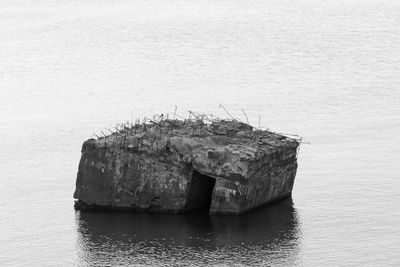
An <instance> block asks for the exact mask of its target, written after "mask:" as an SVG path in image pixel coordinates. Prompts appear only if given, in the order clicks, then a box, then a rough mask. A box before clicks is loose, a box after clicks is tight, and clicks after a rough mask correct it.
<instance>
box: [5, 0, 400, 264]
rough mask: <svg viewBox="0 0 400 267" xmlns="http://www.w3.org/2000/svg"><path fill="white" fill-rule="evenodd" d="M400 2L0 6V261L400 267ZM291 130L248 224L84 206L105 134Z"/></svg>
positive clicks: (153, 0)
mask: <svg viewBox="0 0 400 267" xmlns="http://www.w3.org/2000/svg"><path fill="white" fill-rule="evenodd" d="M399 44H400V3H399V2H398V1H394V0H386V1H385V0H381V1H379V0H369V1H368V0H366V1H357V0H348V1H341V0H331V1H317V0H307V1H306V0H295V1H286V0H280V1H277V0H267V1H259V0H249V1H239V0H231V1H225V0H221V1H208V0H206V1H192V0H185V1H183V0H166V1H160V0H149V1H137V0H129V1H128V0H114V1H105V0H104V1H101V0H100V1H99V0H96V1H95V0H87V1H74V0H70V1H67V0H59V1H50V0H21V1H9V0H4V1H1V2H0V93H1V94H0V137H1V138H0V182H1V187H0V195H1V200H2V201H1V202H0V212H1V217H0V229H1V230H0V265H2V266H3V265H18V266H38V265H40V266H55V265H59V266H66V265H67V266H68V265H78V266H89V265H113V266H114V265H135V264H136V265H164V264H165V265H170V266H175V265H202V264H207V265H211V264H216V265H217V264H225V265H226V266H231V265H274V266H276V265H278V266H279V265H281V266H287V265H294V266H321V265H334V266H337V265H346V266H347V265H366V266H388V265H392V266H397V265H400V260H399V255H400V249H399V248H400V212H399V208H398V207H399V201H400V183H399V181H398V177H399V173H400V165H399V156H398V155H399V154H400V135H399V132H400V105H399V102H400V90H399V89H400V52H399V51H400V50H399V48H400V47H399ZM219 104H223V105H224V106H225V107H226V108H227V109H228V110H229V112H230V113H231V114H232V115H233V116H235V117H239V118H240V119H242V120H245V118H244V115H243V113H242V111H241V108H243V109H244V110H246V113H247V115H248V117H249V119H250V120H251V122H252V123H253V124H254V125H256V126H257V125H258V121H259V116H260V122H261V124H262V126H263V127H266V128H271V129H273V130H276V131H278V132H284V133H285V132H290V133H297V134H300V135H301V136H303V137H304V140H305V141H308V142H311V145H306V144H305V145H303V146H302V147H301V150H300V157H299V169H298V174H297V177H296V181H295V187H294V192H293V198H292V199H290V200H286V201H282V202H280V203H277V204H276V205H273V206H270V207H266V208H263V209H261V210H258V211H255V212H254V213H249V214H247V215H245V216H241V217H224V216H213V217H207V216H206V217H204V216H199V215H196V214H192V215H187V216H176V215H165V214H164V215H155V214H152V215H149V214H127V213H111V214H109V213H90V212H75V211H74V209H73V199H72V194H73V191H74V186H75V178H76V172H77V167H78V161H79V157H80V148H81V144H82V142H83V141H84V140H85V139H86V138H89V137H90V135H91V134H92V133H93V131H95V130H99V129H102V128H106V127H110V126H111V125H113V124H115V123H118V122H121V121H126V120H130V119H135V118H136V117H137V116H142V117H143V116H146V115H147V116H149V115H150V114H152V113H154V112H158V113H161V112H163V113H165V112H173V110H174V105H177V106H178V113H180V114H182V115H184V114H185V112H186V110H188V109H191V110H196V111H204V112H213V113H216V114H217V115H220V116H226V114H225V113H224V112H223V111H222V110H221V109H219V108H218V106H219Z"/></svg>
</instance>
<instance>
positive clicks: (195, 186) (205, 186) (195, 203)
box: [185, 171, 215, 213]
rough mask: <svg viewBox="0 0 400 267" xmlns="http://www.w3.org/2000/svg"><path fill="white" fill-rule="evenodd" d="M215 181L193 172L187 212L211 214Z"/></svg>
mask: <svg viewBox="0 0 400 267" xmlns="http://www.w3.org/2000/svg"><path fill="white" fill-rule="evenodd" d="M214 185H215V179H214V178H211V177H209V176H207V175H203V174H201V173H199V172H197V171H193V174H192V179H191V181H190V184H189V190H188V197H187V202H186V207H185V209H186V211H200V212H207V213H208V212H209V210H210V206H211V200H212V191H213V189H214Z"/></svg>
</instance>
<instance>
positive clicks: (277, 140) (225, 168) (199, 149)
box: [74, 121, 299, 214]
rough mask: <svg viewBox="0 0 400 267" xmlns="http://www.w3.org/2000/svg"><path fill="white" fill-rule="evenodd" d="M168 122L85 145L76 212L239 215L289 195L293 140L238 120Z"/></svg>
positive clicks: (294, 164)
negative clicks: (199, 211)
mask: <svg viewBox="0 0 400 267" xmlns="http://www.w3.org/2000/svg"><path fill="white" fill-rule="evenodd" d="M167 122H168V121H167ZM174 123H177V122H175V121H174ZM170 124H171V123H170ZM170 124H165V125H167V126H165V125H164V124H158V125H147V126H139V127H141V128H138V129H136V128H135V131H134V132H133V130H132V132H129V131H130V130H129V131H125V132H123V134H120V135H118V134H113V135H110V136H108V137H105V138H102V139H98V140H93V139H91V140H88V141H86V142H85V143H84V144H83V146H82V156H81V160H80V164H79V171H78V177H77V180H76V191H75V193H74V198H76V199H78V201H77V202H76V208H78V209H88V208H100V209H126V210H147V211H159V212H177V213H178V212H186V211H189V210H193V209H196V208H201V207H202V206H204V205H209V212H210V213H213V214H240V213H243V212H246V211H248V210H251V209H253V208H255V207H257V206H260V205H263V204H266V203H269V202H272V201H274V200H277V199H280V198H283V197H286V196H289V195H290V194H291V191H292V188H293V183H294V178H295V175H296V169H297V158H296V156H297V155H296V151H297V147H298V145H299V142H298V141H296V140H293V139H289V138H286V137H284V136H281V135H277V134H274V133H271V132H267V131H264V132H262V131H253V130H252V128H251V127H250V126H248V125H244V124H241V123H237V122H218V123H213V124H211V125H204V124H200V126H199V124H198V123H197V122H195V123H194V124H192V125H189V126H188V125H185V124H180V123H179V122H178V126H176V124H175V126H173V127H172V126H170ZM135 127H137V126H135ZM131 129H134V128H131ZM193 174H195V175H194V176H193ZM193 177H194V178H193ZM199 179H204V181H202V180H199ZM214 179H215V180H214ZM206 180H207V181H206ZM214 184H215V185H214ZM196 188H197V190H198V191H196ZM209 190H210V191H209ZM211 190H212V192H211ZM202 194H207V196H205V197H203V196H202ZM207 198H209V201H208V199H207ZM196 201H197V202H198V203H196ZM207 202H208V204H204V203H207ZM210 203H211V204H210ZM207 209H208V207H207Z"/></svg>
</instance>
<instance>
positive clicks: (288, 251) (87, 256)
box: [76, 199, 301, 266]
mask: <svg viewBox="0 0 400 267" xmlns="http://www.w3.org/2000/svg"><path fill="white" fill-rule="evenodd" d="M76 227H77V231H78V240H77V250H78V255H79V259H78V260H79V262H78V263H77V264H79V265H85V264H86V263H87V264H89V263H90V265H93V264H94V265H103V266H104V265H133V264H138V265H141V264H146V265H147V264H150V265H161V264H162V265H167V266H176V265H187V264H193V265H196V264H217V263H219V264H227V265H235V264H246V265H294V264H298V263H299V259H298V254H299V249H300V236H301V233H300V223H299V220H298V216H297V213H296V210H295V209H294V207H293V203H292V199H286V200H282V201H280V202H278V203H276V204H274V205H271V206H268V207H265V208H262V209H259V210H256V211H254V212H250V213H248V214H245V215H242V216H208V215H204V214H196V213H192V214H188V215H173V214H145V213H118V212H114V213H109V212H89V211H80V212H79V211H78V212H76Z"/></svg>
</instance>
